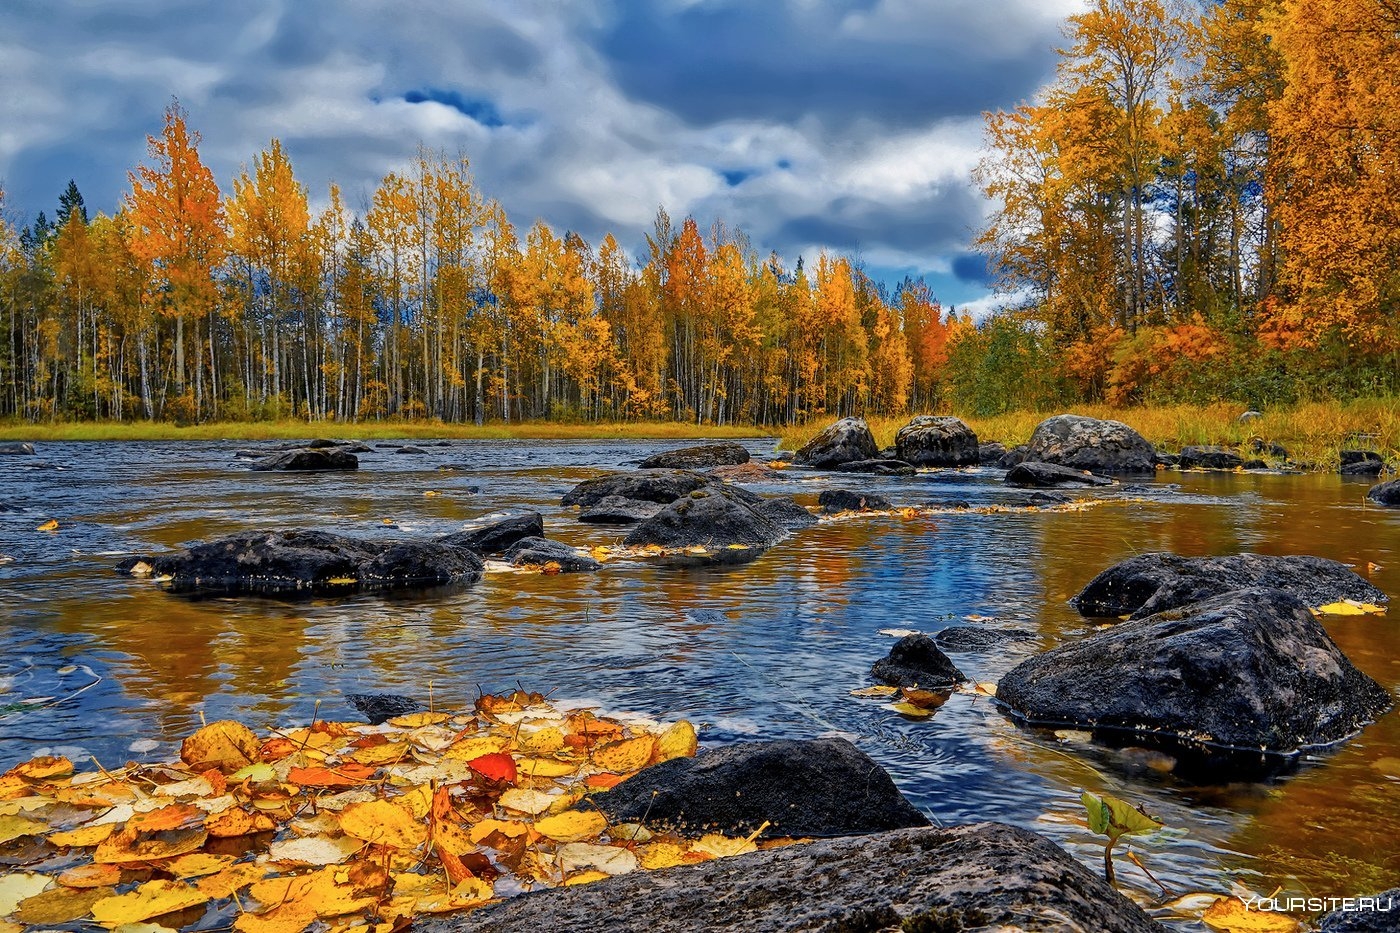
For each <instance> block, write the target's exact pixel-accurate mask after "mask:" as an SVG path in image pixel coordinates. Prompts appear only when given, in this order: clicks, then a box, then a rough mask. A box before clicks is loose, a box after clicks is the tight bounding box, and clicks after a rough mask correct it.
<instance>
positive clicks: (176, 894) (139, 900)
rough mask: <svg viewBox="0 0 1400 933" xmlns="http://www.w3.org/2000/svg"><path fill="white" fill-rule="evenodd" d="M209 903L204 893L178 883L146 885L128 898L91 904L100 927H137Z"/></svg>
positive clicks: (106, 899)
mask: <svg viewBox="0 0 1400 933" xmlns="http://www.w3.org/2000/svg"><path fill="white" fill-rule="evenodd" d="M208 900H209V896H208V895H207V894H205V893H204V892H202V891H198V890H196V889H194V888H192V887H190V886H189V885H187V884H183V883H181V882H179V881H147V882H146V883H145V884H143V885H141V886H140V887H138V888H137V889H136V890H134V891H131V892H129V893H127V894H119V895H116V896H114V897H105V898H103V899H102V900H100V901H98V902H97V903H96V904H93V905H92V919H94V920H96V921H97V922H98V923H100V924H102V925H103V926H117V925H119V924H123V923H139V922H140V921H142V920H149V919H151V918H152V917H159V916H160V915H161V914H168V913H171V912H172V911H176V910H184V909H185V908H186V907H195V906H197V905H199V904H203V903H205V902H206V901H208Z"/></svg>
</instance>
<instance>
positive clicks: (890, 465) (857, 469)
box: [836, 459, 917, 476]
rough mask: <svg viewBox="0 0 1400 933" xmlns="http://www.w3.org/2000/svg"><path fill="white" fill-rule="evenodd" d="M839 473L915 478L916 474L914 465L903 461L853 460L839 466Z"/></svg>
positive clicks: (837, 469)
mask: <svg viewBox="0 0 1400 933" xmlns="http://www.w3.org/2000/svg"><path fill="white" fill-rule="evenodd" d="M836 472H838V473H870V474H872V475H874V476H913V475H914V473H915V472H917V471H916V470H915V469H914V465H913V464H912V463H906V462H905V461H903V460H884V459H875V460H852V461H851V462H850V463H842V464H839V465H837V467H836Z"/></svg>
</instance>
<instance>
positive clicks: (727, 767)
mask: <svg viewBox="0 0 1400 933" xmlns="http://www.w3.org/2000/svg"><path fill="white" fill-rule="evenodd" d="M589 799H590V800H591V801H593V803H595V804H597V806H598V809H599V810H601V811H602V812H603V813H604V814H605V815H606V816H607V817H608V819H609V820H610V821H611V822H614V823H619V822H638V821H641V822H645V823H646V824H647V825H649V826H660V827H666V828H671V829H675V830H678V831H680V832H722V833H726V834H728V835H736V834H737V835H748V834H749V833H752V832H755V831H756V830H757V829H758V828H759V826H761V825H763V823H765V822H767V823H771V824H772V825H771V826H770V827H769V828H768V829H767V830H765V833H764V834H765V835H766V836H793V837H798V836H848V835H855V834H858V833H874V832H881V831H883V830H888V829H903V828H905V827H909V826H927V825H928V819H927V818H926V817H925V816H924V815H923V814H922V813H920V812H919V811H918V810H916V809H915V808H914V806H913V805H912V804H911V803H909V801H907V800H905V799H904V795H903V794H901V793H900V792H899V789H898V788H896V787H895V786H894V782H893V781H891V780H890V776H889V775H888V774H886V773H885V770H884V769H883V768H881V767H880V766H879V765H878V764H876V763H875V761H874V760H873V759H871V758H870V756H869V755H866V754H865V753H864V752H862V751H861V750H860V749H858V748H856V747H855V746H854V745H852V744H851V743H850V742H848V741H846V740H845V739H839V738H827V739H812V740H806V741H802V740H792V739H786V740H779V741H773V742H740V743H736V744H734V745H726V746H724V747H723V748H717V749H713V750H710V751H706V752H702V753H701V754H700V755H699V756H697V757H695V758H673V759H672V760H670V761H664V762H662V763H661V764H658V765H653V766H652V767H650V768H644V769H643V770H642V771H640V772H638V773H637V774H636V775H635V776H633V777H630V778H628V779H627V780H625V781H623V782H622V783H621V784H619V785H617V786H616V787H614V788H613V789H612V790H609V791H604V792H603V793H601V794H595V795H594V796H592V797H590V798H589Z"/></svg>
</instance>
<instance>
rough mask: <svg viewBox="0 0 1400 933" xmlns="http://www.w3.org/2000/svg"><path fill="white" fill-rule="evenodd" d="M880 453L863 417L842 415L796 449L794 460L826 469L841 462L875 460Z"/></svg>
mask: <svg viewBox="0 0 1400 933" xmlns="http://www.w3.org/2000/svg"><path fill="white" fill-rule="evenodd" d="M879 454H880V448H879V447H876V446H875V436H874V435H873V434H871V433H870V425H868V424H866V423H865V420H864V419H863V418H842V419H841V420H840V421H838V422H836V423H835V424H833V425H831V426H830V427H829V428H827V429H826V430H824V431H822V432H821V433H820V434H818V435H817V436H816V437H814V438H812V439H811V440H810V441H808V442H807V443H806V444H804V445H803V446H802V447H801V448H799V449H798V451H797V454H796V455H795V457H794V458H793V459H794V460H796V462H798V463H805V464H807V465H808V466H814V467H820V468H822V469H828V470H829V469H831V468H832V467H834V466H836V465H838V464H841V463H851V462H852V461H855V460H874V459H875V458H876V457H878V456H879Z"/></svg>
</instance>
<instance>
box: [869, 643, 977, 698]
mask: <svg viewBox="0 0 1400 933" xmlns="http://www.w3.org/2000/svg"><path fill="white" fill-rule="evenodd" d="M870 676H871V677H874V678H875V679H876V680H878V681H880V682H881V683H886V684H892V685H894V686H896V687H922V688H924V689H925V690H933V689H937V688H940V687H951V686H953V685H954V684H958V683H962V682H963V681H964V680H967V677H966V676H965V675H964V674H963V672H962V671H960V670H958V666H957V665H956V664H954V663H953V662H952V661H951V660H950V659H949V658H948V656H947V655H946V654H944V653H943V652H942V651H940V650H939V648H938V645H937V644H935V643H934V640H933V639H932V638H929V637H928V636H927V635H905V636H904V637H903V638H901V639H900V640H899V641H897V642H895V643H894V647H893V648H891V649H890V653H889V654H888V655H887V656H886V657H883V658H881V659H880V660H878V661H876V662H875V664H874V666H872V667H871V668H870Z"/></svg>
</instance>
